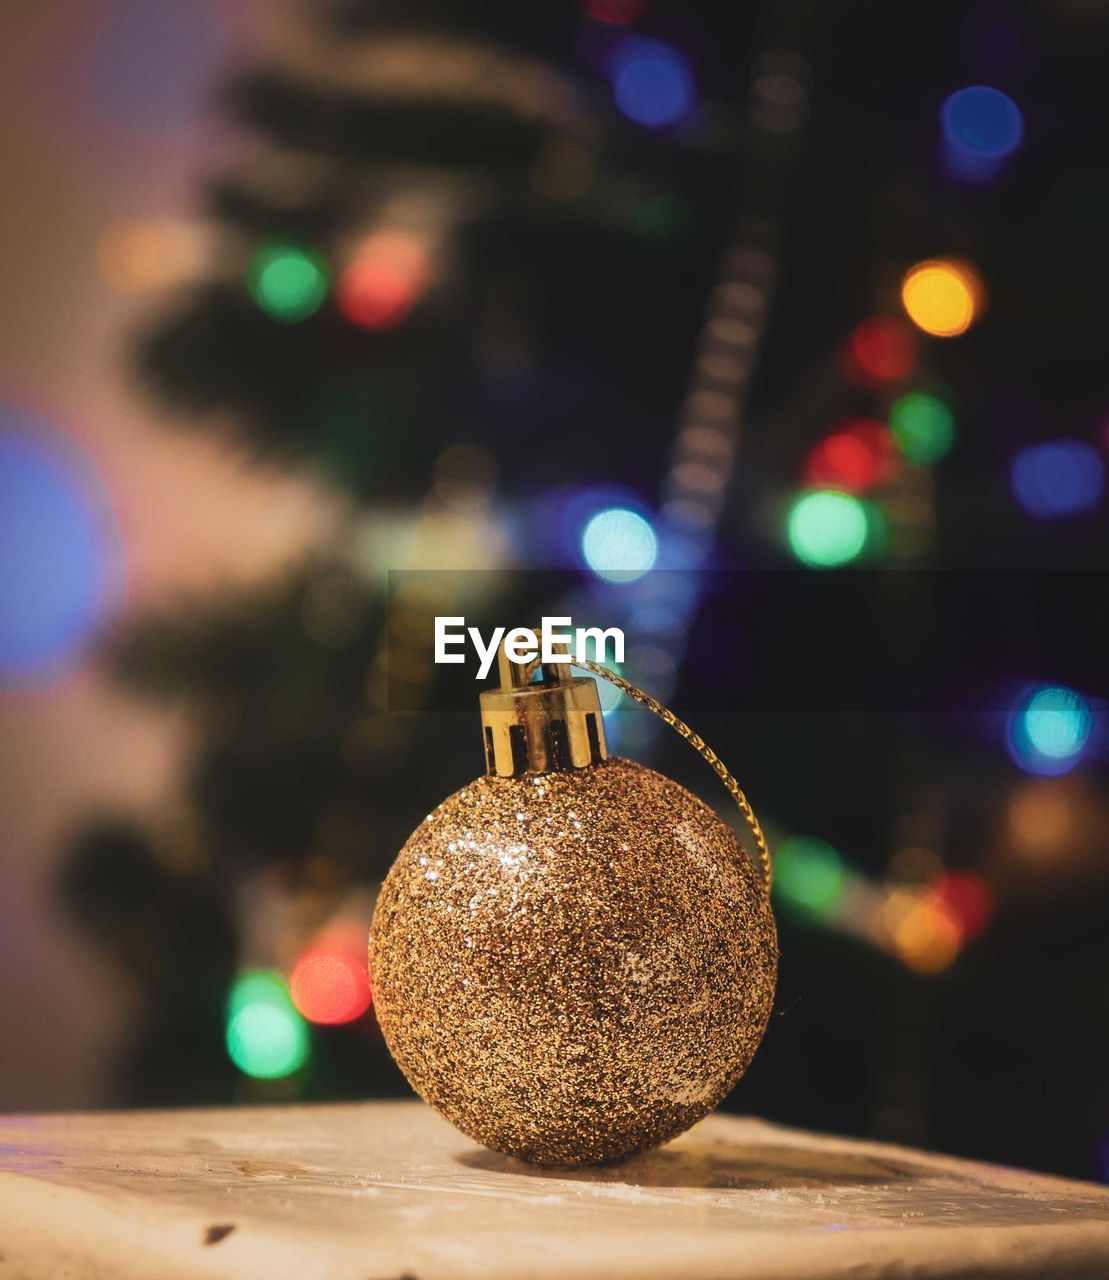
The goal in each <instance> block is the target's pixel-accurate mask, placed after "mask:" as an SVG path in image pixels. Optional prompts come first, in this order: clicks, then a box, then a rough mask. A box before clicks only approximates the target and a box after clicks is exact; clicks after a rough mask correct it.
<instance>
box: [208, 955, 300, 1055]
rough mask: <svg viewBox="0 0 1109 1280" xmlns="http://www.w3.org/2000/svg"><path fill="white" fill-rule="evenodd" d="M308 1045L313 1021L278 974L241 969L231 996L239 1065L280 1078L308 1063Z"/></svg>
mask: <svg viewBox="0 0 1109 1280" xmlns="http://www.w3.org/2000/svg"><path fill="white" fill-rule="evenodd" d="M308 1051H309V1039H308V1027H307V1026H306V1024H305V1022H304V1019H303V1018H302V1017H301V1016H300V1014H299V1013H297V1011H296V1009H294V1008H293V1003H292V1001H291V1000H290V998H289V991H288V988H287V987H286V986H285V983H284V982H283V981H282V980H281V979H280V978H279V977H278V976H277V974H274V973H265V972H263V971H260V970H254V971H250V972H248V973H244V974H242V975H240V977H239V978H238V979H237V980H236V982H235V985H234V987H232V989H231V995H230V997H229V998H228V1001H227V1052H228V1053H229V1054H230V1055H231V1061H232V1062H234V1064H235V1065H236V1066H237V1067H238V1068H239V1070H240V1071H243V1072H245V1073H246V1074H247V1075H248V1076H255V1077H256V1078H257V1079H259V1080H277V1079H280V1078H281V1077H282V1076H287V1075H290V1074H291V1073H292V1072H294V1071H296V1070H297V1069H298V1068H300V1067H302V1066H303V1065H304V1063H305V1062H306V1061H307V1059H308Z"/></svg>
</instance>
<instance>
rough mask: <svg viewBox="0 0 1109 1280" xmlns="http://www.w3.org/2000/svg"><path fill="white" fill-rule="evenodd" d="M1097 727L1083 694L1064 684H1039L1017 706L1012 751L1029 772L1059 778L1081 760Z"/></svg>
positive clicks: (1011, 727)
mask: <svg viewBox="0 0 1109 1280" xmlns="http://www.w3.org/2000/svg"><path fill="white" fill-rule="evenodd" d="M1093 728H1094V717H1093V712H1092V711H1091V710H1090V706H1089V703H1087V701H1086V700H1085V698H1083V697H1082V696H1081V694H1078V693H1075V691H1074V690H1073V689H1068V688H1066V687H1065V686H1064V685H1038V686H1037V687H1036V688H1034V689H1031V690H1025V691H1024V692H1023V693H1022V694H1021V696H1020V697H1019V698H1018V699H1017V702H1016V705H1015V706H1014V708H1013V712H1012V715H1011V716H1010V718H1009V751H1010V754H1011V755H1012V757H1013V759H1014V761H1015V762H1016V763H1017V764H1018V765H1020V767H1021V768H1022V769H1024V770H1025V771H1026V772H1027V773H1035V774H1039V775H1040V776H1041V777H1056V776H1058V775H1059V774H1062V773H1067V772H1069V770H1071V769H1073V768H1074V766H1075V765H1076V764H1077V763H1078V762H1079V760H1080V759H1081V758H1082V753H1083V751H1084V750H1085V748H1086V745H1087V743H1088V742H1089V741H1090V735H1091V734H1092V733H1093Z"/></svg>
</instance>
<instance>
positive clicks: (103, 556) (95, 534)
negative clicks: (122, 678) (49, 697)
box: [0, 405, 121, 684]
mask: <svg viewBox="0 0 1109 1280" xmlns="http://www.w3.org/2000/svg"><path fill="white" fill-rule="evenodd" d="M98 491H99V483H98V481H97V478H96V476H95V474H94V473H93V470H92V467H91V464H90V463H89V462H88V461H87V459H84V458H83V457H81V455H80V454H78V452H77V451H76V449H75V448H74V447H73V446H72V445H71V444H70V442H69V441H67V440H65V439H64V438H63V437H61V436H59V434H58V433H57V432H55V431H54V430H53V429H52V428H48V427H47V426H46V425H45V424H43V423H40V422H38V421H37V420H35V419H32V418H29V417H28V416H27V415H25V414H23V413H21V412H19V411H18V410H16V409H14V408H10V407H8V406H4V405H0V545H2V546H3V548H4V555H3V558H2V560H0V684H22V683H24V682H27V681H33V682H38V681H43V680H47V679H53V678H54V677H56V676H58V675H60V674H61V673H62V671H63V670H64V667H65V664H66V663H67V662H69V661H70V660H71V659H73V658H74V657H75V656H76V655H77V654H78V653H79V652H80V650H81V649H82V647H83V646H84V645H85V644H86V643H87V641H88V640H89V639H90V637H91V636H92V635H93V633H94V632H95V631H96V629H97V628H98V627H99V626H101V625H102V624H103V623H104V621H105V620H106V618H107V617H108V615H109V613H110V611H111V610H112V608H113V607H114V605H115V604H116V603H117V601H118V599H119V594H120V592H119V588H120V585H121V584H120V576H121V575H120V566H119V561H118V549H117V543H116V539H115V534H114V524H113V521H112V519H111V514H110V512H109V511H108V510H107V508H106V505H105V504H104V503H102V502H101V501H100V500H99V494H98Z"/></svg>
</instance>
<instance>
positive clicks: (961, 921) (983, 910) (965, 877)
mask: <svg viewBox="0 0 1109 1280" xmlns="http://www.w3.org/2000/svg"><path fill="white" fill-rule="evenodd" d="M932 887H933V890H934V892H935V894H936V897H937V899H938V900H939V902H940V904H941V905H942V906H943V907H944V908H945V910H946V911H947V913H948V914H949V915H950V916H951V918H952V919H954V920H955V921H956V923H957V924H958V925H959V928H960V930H961V932H962V935H963V937H964V938H974V937H977V936H978V934H980V933H981V932H982V931H983V930H984V929H985V928H986V926H987V925H988V924H989V922H990V919H991V918H992V916H993V910H994V900H993V890H992V889H991V888H990V886H989V882H988V881H987V880H986V878H985V877H984V876H981V875H979V874H978V872H976V871H945V872H944V873H943V874H942V875H940V876H938V877H937V878H936V880H935V883H934V884H933V886H932Z"/></svg>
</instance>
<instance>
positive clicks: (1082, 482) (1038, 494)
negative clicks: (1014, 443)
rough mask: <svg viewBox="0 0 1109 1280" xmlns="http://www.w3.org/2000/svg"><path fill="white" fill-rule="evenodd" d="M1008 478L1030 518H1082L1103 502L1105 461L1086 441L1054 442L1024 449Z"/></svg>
mask: <svg viewBox="0 0 1109 1280" xmlns="http://www.w3.org/2000/svg"><path fill="white" fill-rule="evenodd" d="M1009 478H1010V481H1011V483H1012V486H1013V492H1014V494H1016V498H1017V501H1018V502H1019V503H1020V505H1021V506H1022V507H1023V508H1024V509H1025V511H1027V512H1028V513H1029V514H1030V515H1034V516H1039V517H1040V518H1041V519H1045V520H1050V519H1053V518H1055V517H1057V516H1070V515H1081V514H1082V513H1083V512H1085V511H1090V510H1091V509H1092V508H1094V507H1096V506H1097V504H1098V503H1099V502H1100V501H1101V496H1102V494H1103V493H1104V491H1105V462H1104V460H1103V459H1102V457H1101V455H1100V454H1099V453H1098V451H1097V450H1096V449H1095V448H1094V447H1093V445H1090V444H1087V443H1086V442H1085V441H1084V440H1053V441H1051V442H1050V443H1049V444H1038V445H1032V446H1030V447H1029V448H1027V449H1022V450H1021V451H1020V453H1018V454H1017V455H1016V457H1015V458H1014V459H1013V465H1012V469H1011V471H1010V476H1009Z"/></svg>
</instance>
